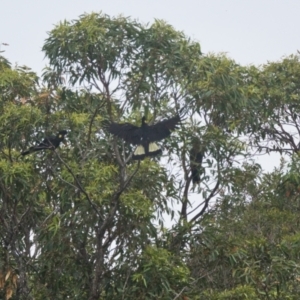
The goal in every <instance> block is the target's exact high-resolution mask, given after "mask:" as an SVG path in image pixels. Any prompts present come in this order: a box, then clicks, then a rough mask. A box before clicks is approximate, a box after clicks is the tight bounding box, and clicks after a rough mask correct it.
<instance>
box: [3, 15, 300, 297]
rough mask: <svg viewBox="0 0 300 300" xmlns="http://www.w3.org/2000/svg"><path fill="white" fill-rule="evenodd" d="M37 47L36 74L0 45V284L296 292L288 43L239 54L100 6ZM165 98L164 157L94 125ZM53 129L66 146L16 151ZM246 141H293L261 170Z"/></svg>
mask: <svg viewBox="0 0 300 300" xmlns="http://www.w3.org/2000/svg"><path fill="white" fill-rule="evenodd" d="M43 50H44V51H45V54H46V57H47V58H48V59H49V62H50V66H49V67H47V68H46V69H45V73H44V76H43V80H44V84H45V86H42V85H38V81H37V80H38V79H37V76H36V75H35V74H34V73H33V72H32V71H31V70H30V69H29V68H27V67H16V68H12V67H11V66H10V63H9V62H8V61H7V60H6V59H5V58H4V57H2V56H0V70H1V72H0V233H1V234H0V297H4V295H5V294H7V295H8V294H10V293H12V294H13V297H15V298H16V299H67V298H70V299H89V300H99V299H187V297H188V298H189V299H298V295H299V293H300V291H299V281H300V270H299V266H300V262H299V253H300V244H299V237H300V227H299V226H300V223H299V220H298V219H299V217H298V212H299V207H300V197H299V193H300V178H299V175H298V174H299V171H300V170H299V169H300V168H299V167H300V165H299V162H300V160H299V155H298V146H297V142H298V139H299V137H297V135H298V133H299V132H300V129H299V128H298V123H299V122H298V114H299V112H298V96H299V95H298V90H299V89H298V84H299V83H298V82H299V80H298V79H299V78H300V75H299V74H300V73H299V70H300V68H299V66H300V64H299V56H298V55H293V56H290V57H287V58H284V59H283V60H282V61H279V62H275V63H274V62H269V63H268V64H267V65H265V66H262V67H260V68H257V67H255V66H248V67H244V66H241V65H239V64H237V63H236V62H235V61H234V60H232V59H229V58H228V57H226V56H225V55H223V54H220V55H212V54H210V55H207V56H203V55H202V54H201V51H200V45H199V44H198V43H197V42H194V41H192V40H190V39H189V38H188V37H186V36H185V35H184V34H183V33H182V32H178V31H176V30H175V29H174V28H173V27H172V26H171V25H169V24H167V23H166V22H164V21H160V20H156V21H155V22H154V23H153V24H151V25H142V24H140V23H139V22H137V21H135V20H131V19H130V18H125V17H122V16H121V17H116V18H111V17H109V16H107V15H104V14H102V13H92V14H85V15H82V16H80V18H79V19H78V20H74V21H71V22H69V21H64V22H61V23H59V24H58V25H56V26H55V27H54V29H53V30H52V31H51V32H50V33H49V37H48V39H47V40H46V42H45V44H44V46H43ZM178 112H180V113H181V114H182V115H183V116H184V118H183V120H182V124H181V125H180V128H179V129H178V130H176V131H175V132H173V133H172V135H171V136H170V137H169V138H167V139H166V140H164V141H162V142H161V144H162V146H163V153H164V156H163V158H159V157H155V158H151V159H145V160H144V161H142V162H134V161H132V160H131V154H132V151H133V150H134V148H133V146H132V145H128V144H126V143H123V141H121V140H119V139H116V138H113V137H111V136H109V135H108V134H107V132H105V130H103V121H107V120H110V121H115V122H131V123H132V124H137V125H139V124H140V120H141V117H142V116H143V115H146V117H147V120H148V121H149V122H150V123H152V122H155V121H157V120H158V119H160V118H162V117H168V116H173V115H174V114H175V113H178ZM291 128H292V130H294V131H293V132H292V131H289V129H291ZM62 129H64V130H68V135H67V137H66V143H65V145H61V146H60V147H59V148H57V149H55V150H50V149H49V150H44V151H38V152H36V153H32V154H31V155H28V156H25V157H22V156H20V152H22V151H24V150H25V149H28V148H29V147H30V146H32V145H34V144H35V141H40V140H42V139H43V138H44V137H45V136H47V135H50V134H56V132H57V131H59V130H62ZM295 133H297V135H296V134H295ZM195 140H196V141H197V143H198V148H199V151H200V150H201V151H202V152H203V155H204V158H203V162H202V165H201V166H199V168H201V172H200V173H201V180H200V181H201V182H200V184H199V185H198V186H191V182H192V177H191V171H190V151H191V149H192V147H193V144H194V141H195ZM251 147H252V148H251ZM253 149H254V150H259V151H260V152H262V154H263V153H264V152H270V151H278V152H281V153H290V154H291V153H292V154H293V155H292V156H291V161H290V163H289V164H286V163H285V162H284V161H282V162H281V164H280V166H279V168H277V169H275V170H274V172H272V173H269V174H264V173H263V171H262V169H261V167H260V166H259V165H258V164H255V163H252V162H251V161H250V160H248V162H246V161H245V159H249V158H251V156H252V150H253ZM240 162H242V163H240ZM167 218H169V219H171V220H172V225H170V224H167V223H166V219H167ZM170 227H171V228H170ZM12 299H13V298H12Z"/></svg>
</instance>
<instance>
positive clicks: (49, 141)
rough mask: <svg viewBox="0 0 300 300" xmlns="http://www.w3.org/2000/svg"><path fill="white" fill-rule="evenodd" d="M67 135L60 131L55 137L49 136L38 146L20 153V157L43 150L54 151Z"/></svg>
mask: <svg viewBox="0 0 300 300" xmlns="http://www.w3.org/2000/svg"><path fill="white" fill-rule="evenodd" d="M67 133H68V132H67V131H66V130H61V131H59V132H58V134H57V135H51V136H48V137H45V138H44V140H43V141H42V142H41V143H40V144H38V145H36V146H33V147H30V148H29V150H27V151H24V152H22V153H21V155H23V156H24V155H27V154H30V153H32V152H35V151H40V150H45V149H56V148H57V147H58V146H59V144H60V142H62V141H63V140H64V138H65V135H66V134H67Z"/></svg>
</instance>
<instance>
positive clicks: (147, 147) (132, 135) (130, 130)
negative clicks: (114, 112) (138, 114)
mask: <svg viewBox="0 0 300 300" xmlns="http://www.w3.org/2000/svg"><path fill="white" fill-rule="evenodd" d="M179 122H180V116H179V115H176V116H175V117H172V118H170V119H167V120H163V121H160V122H158V123H156V124H154V125H148V124H147V123H146V117H143V118H142V126H141V127H137V126H135V125H132V124H130V123H123V124H119V123H114V122H110V123H106V125H105V127H106V129H107V131H108V132H110V133H111V134H113V135H115V136H117V137H119V138H121V139H123V140H124V141H125V142H127V143H130V144H133V145H138V146H137V148H136V149H135V151H134V153H133V156H132V159H134V160H142V159H144V158H145V157H146V156H156V155H158V154H160V153H161V152H162V151H161V149H160V148H159V146H158V145H157V144H156V143H155V142H157V141H161V140H163V139H164V138H166V137H168V136H169V135H170V134H171V131H172V130H175V129H176V128H177V125H178V123H179Z"/></svg>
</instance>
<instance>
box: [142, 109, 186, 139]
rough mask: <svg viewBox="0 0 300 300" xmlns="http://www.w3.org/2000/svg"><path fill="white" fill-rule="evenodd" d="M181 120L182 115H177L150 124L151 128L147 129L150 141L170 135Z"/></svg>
mask: <svg viewBox="0 0 300 300" xmlns="http://www.w3.org/2000/svg"><path fill="white" fill-rule="evenodd" d="M179 122H180V116H179V115H176V116H175V117H172V118H170V119H167V120H163V121H161V122H158V123H156V124H154V125H151V126H149V129H148V131H147V138H148V141H149V142H155V141H160V140H163V139H164V138H166V137H168V136H169V135H170V134H171V132H172V131H173V130H175V129H176V128H177V125H178V123H179Z"/></svg>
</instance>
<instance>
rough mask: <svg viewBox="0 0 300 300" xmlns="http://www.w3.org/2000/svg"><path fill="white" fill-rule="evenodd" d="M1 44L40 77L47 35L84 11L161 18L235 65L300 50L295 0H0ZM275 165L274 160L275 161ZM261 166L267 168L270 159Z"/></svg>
mask: <svg viewBox="0 0 300 300" xmlns="http://www.w3.org/2000/svg"><path fill="white" fill-rule="evenodd" d="M0 3H1V6H0V43H7V44H9V46H7V47H6V46H4V45H1V50H5V54H4V56H5V57H6V58H8V59H9V61H10V62H12V63H13V65H14V64H15V63H18V64H19V65H27V66H28V67H31V68H32V69H33V71H35V72H37V73H38V74H41V70H42V69H43V67H44V66H45V64H46V61H45V60H44V55H43V53H42V52H41V48H42V46H43V43H44V40H45V39H46V38H47V32H48V31H50V30H51V29H53V25H54V24H57V23H58V22H59V21H62V20H64V19H67V20H72V19H77V18H78V17H79V16H80V15H81V14H83V13H85V12H87V13H89V12H92V11H94V12H99V11H103V12H104V13H106V14H108V15H110V16H117V15H119V14H123V15H124V16H130V17H131V18H133V19H138V20H139V21H140V22H142V23H148V22H150V23H151V22H153V20H154V19H163V20H165V21H167V22H168V23H170V24H171V25H173V26H174V28H175V29H177V30H181V31H184V32H185V34H186V35H188V36H189V37H191V38H192V39H194V40H197V41H198V42H200V44H201V48H202V51H203V52H204V53H208V52H215V53H218V52H226V53H227V54H228V55H229V56H230V57H231V58H233V59H235V60H236V61H237V62H238V63H241V64H243V65H246V64H255V65H259V64H264V63H266V62H267V61H274V60H279V59H280V58H281V57H283V56H285V55H290V54H293V53H296V52H297V50H298V49H299V50H300V46H299V40H300V17H299V15H300V1H299V0H281V1H280V0H277V1H276V0H206V1H205V0H184V1H179V0H105V1H104V0H48V1H46V0H40V1H38V0H1V2H0ZM275 161H277V162H278V163H279V157H278V159H275ZM259 162H260V163H262V164H263V165H264V168H265V169H269V170H271V169H272V168H273V166H274V160H273V161H272V159H271V157H268V156H267V157H266V156H263V157H262V158H261V159H259Z"/></svg>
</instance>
